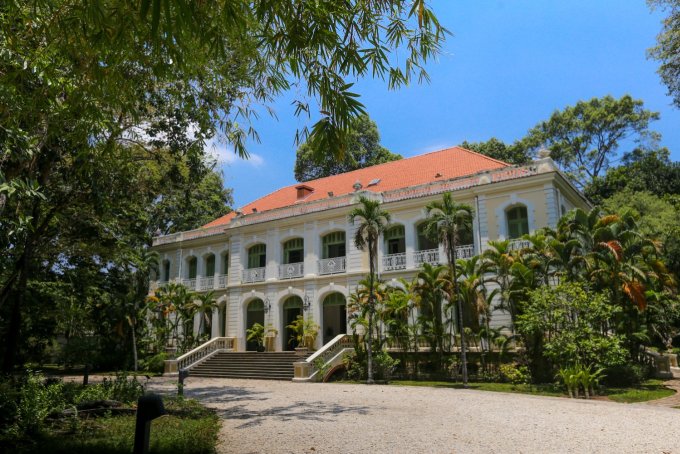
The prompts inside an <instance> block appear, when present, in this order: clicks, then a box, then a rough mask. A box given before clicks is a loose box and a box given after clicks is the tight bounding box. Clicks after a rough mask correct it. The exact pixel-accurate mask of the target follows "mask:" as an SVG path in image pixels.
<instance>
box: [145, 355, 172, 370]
mask: <svg viewBox="0 0 680 454" xmlns="http://www.w3.org/2000/svg"><path fill="white" fill-rule="evenodd" d="M166 359H168V354H167V353H158V354H156V355H153V356H150V357H149V358H147V359H146V360H144V361H140V365H141V366H142V368H143V369H145V370H148V371H149V372H155V373H157V374H162V373H163V371H164V370H165V360H166Z"/></svg>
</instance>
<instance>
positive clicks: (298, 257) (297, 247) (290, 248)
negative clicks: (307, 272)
mask: <svg viewBox="0 0 680 454" xmlns="http://www.w3.org/2000/svg"><path fill="white" fill-rule="evenodd" d="M304 253H305V242H304V240H303V239H302V238H293V239H292V240H288V241H286V242H285V243H283V263H284V264H287V263H300V262H303V261H304Z"/></svg>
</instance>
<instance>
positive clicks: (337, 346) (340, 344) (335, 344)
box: [305, 334, 354, 364]
mask: <svg viewBox="0 0 680 454" xmlns="http://www.w3.org/2000/svg"><path fill="white" fill-rule="evenodd" d="M344 348H354V343H353V342H352V336H350V335H349V334H338V335H337V336H335V337H334V338H333V339H331V341H330V342H327V343H326V344H325V345H324V346H323V347H321V348H320V349H318V350H317V351H315V352H314V354H312V355H310V356H309V357H308V358H307V359H305V362H307V363H309V364H314V363H315V362H316V360H317V359H319V358H320V359H322V360H323V362H324V364H325V363H327V362H328V360H330V359H331V358H333V357H334V356H335V355H336V354H337V353H338V351H339V350H341V349H344Z"/></svg>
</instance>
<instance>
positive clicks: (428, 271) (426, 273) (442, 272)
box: [413, 263, 451, 368]
mask: <svg viewBox="0 0 680 454" xmlns="http://www.w3.org/2000/svg"><path fill="white" fill-rule="evenodd" d="M446 271H447V267H446V266H445V265H430V264H429V263H423V268H422V269H421V270H420V271H418V274H417V275H416V282H415V285H414V288H413V291H414V293H415V295H416V297H417V302H418V304H419V306H420V309H421V311H420V321H421V325H422V327H423V331H424V334H425V336H426V337H427V339H428V342H429V344H430V348H431V349H432V351H433V352H436V353H438V355H439V367H440V368H441V367H442V365H443V355H444V323H443V320H442V300H444V299H446V298H447V297H448V295H449V294H450V287H451V281H450V279H449V277H448V276H447V275H446Z"/></svg>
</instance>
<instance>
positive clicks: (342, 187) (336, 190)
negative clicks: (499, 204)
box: [203, 147, 510, 227]
mask: <svg viewBox="0 0 680 454" xmlns="http://www.w3.org/2000/svg"><path fill="white" fill-rule="evenodd" d="M509 165H510V164H508V163H506V162H503V161H499V160H497V159H493V158H490V157H488V156H484V155H482V154H479V153H475V152H474V151H470V150H466V149H464V148H460V147H452V148H446V149H444V150H439V151H433V152H431V153H425V154H422V155H418V156H413V157H411V158H404V159H400V160H398V161H392V162H387V163H385V164H378V165H375V166H371V167H365V168H363V169H358V170H353V171H351V172H346V173H341V174H339V175H333V176H330V177H325V178H319V179H317V180H310V181H305V182H304V183H296V184H293V185H290V186H286V187H285V188H281V189H278V190H276V191H274V192H272V193H271V194H268V195H266V196H264V197H261V198H259V199H257V200H255V201H254V202H251V203H249V204H247V205H245V206H244V207H242V208H241V209H240V211H241V212H243V214H250V213H253V212H254V211H253V210H257V212H258V213H259V212H263V211H267V210H273V209H275V208H283V207H286V206H290V205H295V204H296V203H304V202H311V201H313V200H320V199H324V198H328V197H329V195H328V193H329V192H332V193H333V195H334V196H341V195H344V194H349V193H351V192H354V187H353V185H354V184H355V183H356V182H359V183H361V185H362V189H363V190H368V191H373V192H384V191H389V190H392V189H401V188H408V187H411V186H417V185H420V184H425V183H429V182H432V181H444V180H450V179H452V178H458V177H463V176H466V175H472V174H474V173H478V172H482V171H485V170H494V169H500V168H503V167H507V166H509ZM375 179H379V180H380V181H379V182H378V184H375V185H371V186H369V183H370V182H371V181H372V180H375ZM299 186H305V187H309V188H312V189H313V191H312V192H311V193H308V194H307V195H306V197H304V198H303V199H301V200H298V198H297V195H298V189H297V188H298V187H299ZM303 192H304V191H303ZM235 216H236V213H235V212H231V213H229V214H227V215H225V216H222V217H221V218H218V219H215V220H214V221H212V222H210V223H208V224H206V225H204V226H203V227H213V226H217V225H223V224H228V223H229V221H231V220H232V219H233V218H234V217H235Z"/></svg>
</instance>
